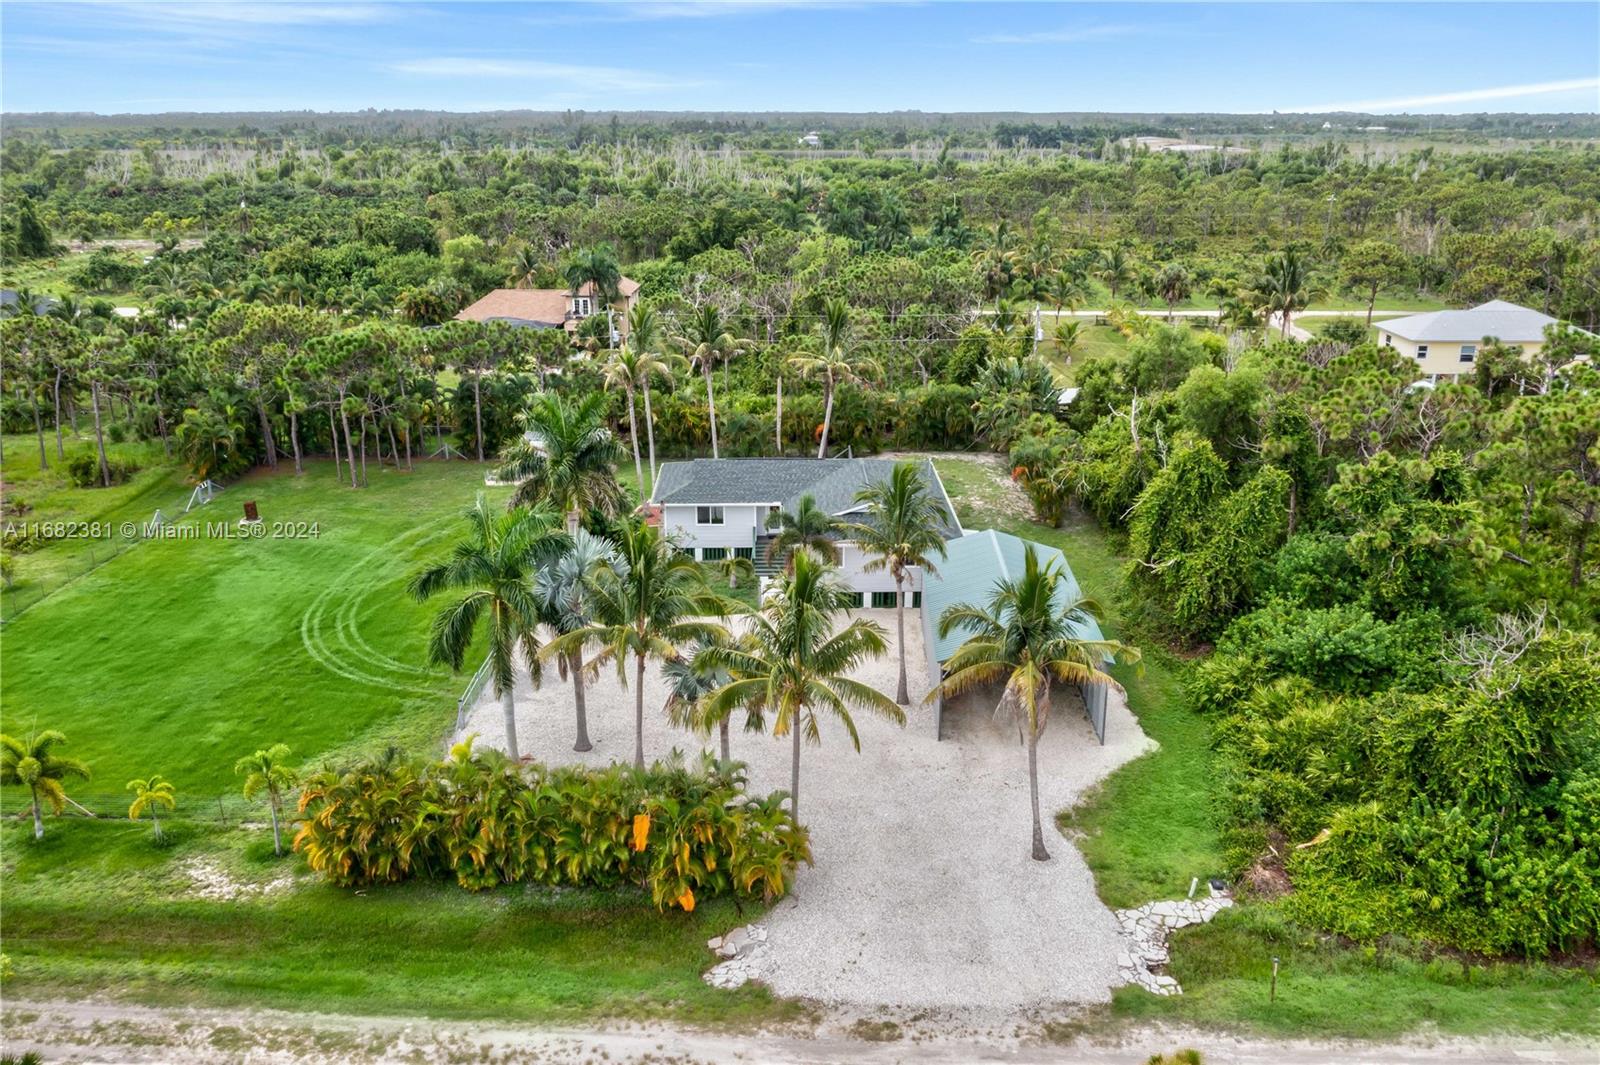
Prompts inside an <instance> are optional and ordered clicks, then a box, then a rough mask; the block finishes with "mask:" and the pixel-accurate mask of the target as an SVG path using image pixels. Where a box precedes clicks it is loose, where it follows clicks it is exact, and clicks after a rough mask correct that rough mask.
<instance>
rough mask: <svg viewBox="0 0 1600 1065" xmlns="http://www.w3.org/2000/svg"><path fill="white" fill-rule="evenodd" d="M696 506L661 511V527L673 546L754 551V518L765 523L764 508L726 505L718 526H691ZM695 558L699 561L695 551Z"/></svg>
mask: <svg viewBox="0 0 1600 1065" xmlns="http://www.w3.org/2000/svg"><path fill="white" fill-rule="evenodd" d="M699 509H700V508H699V506H698V505H690V504H682V505H679V504H671V503H669V504H667V505H666V506H664V507H662V508H661V527H662V530H663V531H664V532H665V533H666V535H667V536H668V537H669V538H670V539H672V540H673V541H674V542H676V543H678V544H681V545H682V546H684V547H691V548H696V549H699V548H705V547H729V548H732V547H754V546H755V542H756V532H757V528H756V514H757V513H758V512H759V513H760V514H761V517H762V520H763V521H764V520H765V519H766V512H767V507H765V506H758V505H755V504H730V505H726V506H724V507H723V508H722V524H721V525H699V524H697V523H696V522H695V518H696V516H697V512H698V510H699ZM695 557H696V558H699V557H700V554H699V551H698V550H696V552H695Z"/></svg>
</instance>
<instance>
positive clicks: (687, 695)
mask: <svg viewBox="0 0 1600 1065" xmlns="http://www.w3.org/2000/svg"><path fill="white" fill-rule="evenodd" d="M712 646H715V641H704V642H702V641H696V642H695V643H693V644H690V645H689V646H688V647H687V648H685V649H684V652H683V654H681V655H679V656H678V657H677V658H669V659H667V661H665V662H664V663H662V665H661V675H662V677H663V678H664V679H665V680H666V682H667V703H666V706H665V707H663V709H664V710H665V711H666V713H667V720H668V721H670V722H671V723H672V724H673V725H674V726H676V727H678V728H689V729H696V730H705V731H709V730H710V729H711V727H712V726H713V725H714V726H715V727H716V729H717V733H718V737H719V739H720V741H721V750H722V760H723V761H724V762H726V761H728V760H730V758H731V757H732V755H731V753H730V751H729V742H728V719H729V716H730V715H728V714H723V715H722V716H721V717H719V718H717V719H716V720H715V721H713V720H711V719H709V718H707V717H706V716H705V713H704V711H705V697H706V696H707V695H710V694H711V693H712V692H714V691H716V690H717V689H718V688H720V687H722V686H723V685H724V684H727V683H728V682H729V681H730V680H732V679H733V676H732V675H731V674H730V673H729V672H728V671H727V670H726V669H723V668H722V667H720V666H717V665H714V664H712V662H711V657H710V656H709V655H708V654H706V651H707V650H708V649H709V648H710V647H712ZM754 720H756V721H758V722H759V720H760V718H759V717H757V718H755V719H754ZM747 724H748V722H747ZM752 731H759V726H757V727H756V728H755V729H753V730H752Z"/></svg>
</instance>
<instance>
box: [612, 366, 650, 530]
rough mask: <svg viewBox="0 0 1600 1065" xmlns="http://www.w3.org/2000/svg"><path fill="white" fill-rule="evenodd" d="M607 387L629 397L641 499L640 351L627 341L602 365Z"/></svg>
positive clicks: (630, 435) (630, 433)
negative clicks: (638, 398)
mask: <svg viewBox="0 0 1600 1065" xmlns="http://www.w3.org/2000/svg"><path fill="white" fill-rule="evenodd" d="M601 372H602V373H603V374H604V377H605V382H606V387H607V388H620V389H622V391H623V393H624V394H625V395H626V396H627V397H628V441H629V443H631V444H632V445H633V476H634V483H635V484H637V485H638V486H639V499H640V500H644V499H646V498H648V497H646V495H645V494H644V458H643V457H642V456H641V455H640V454H639V413H638V404H637V403H636V399H637V396H638V392H639V352H638V351H637V350H635V349H634V348H633V347H631V346H630V345H629V344H627V343H626V342H624V343H623V345H622V347H620V348H614V349H612V351H611V354H610V355H609V356H607V358H606V362H605V365H604V366H603V367H601Z"/></svg>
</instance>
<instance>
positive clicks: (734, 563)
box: [717, 555, 756, 589]
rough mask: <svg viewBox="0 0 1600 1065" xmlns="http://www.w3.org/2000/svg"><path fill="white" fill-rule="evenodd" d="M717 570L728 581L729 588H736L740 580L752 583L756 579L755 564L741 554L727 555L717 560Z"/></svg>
mask: <svg viewBox="0 0 1600 1065" xmlns="http://www.w3.org/2000/svg"><path fill="white" fill-rule="evenodd" d="M717 572H718V573H720V574H721V575H722V579H723V580H725V581H727V582H728V587H729V588H734V589H737V588H738V587H739V582H740V581H744V582H745V583H747V584H754V583H755V580H756V564H755V563H754V562H752V561H751V560H750V559H748V558H745V557H744V556H742V555H729V556H727V557H726V558H724V559H723V560H722V561H721V562H718V563H717Z"/></svg>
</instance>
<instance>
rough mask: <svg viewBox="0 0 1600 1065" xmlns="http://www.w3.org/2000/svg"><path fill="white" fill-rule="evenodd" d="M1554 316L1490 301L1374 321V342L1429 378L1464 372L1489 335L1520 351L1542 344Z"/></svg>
mask: <svg viewBox="0 0 1600 1065" xmlns="http://www.w3.org/2000/svg"><path fill="white" fill-rule="evenodd" d="M1555 324H1556V319H1554V318H1552V317H1550V316H1549V315H1548V314H1542V313H1540V312H1539V311H1536V310H1534V309H1532V308H1531V307H1521V306H1518V305H1517V304H1515V303H1507V302H1506V301H1505V300H1490V301H1489V302H1488V303H1480V304H1479V305H1478V306H1476V307H1469V308H1467V309H1466V310H1463V311H1428V312H1427V313H1425V314H1413V315H1408V316H1407V317H1405V318H1395V319H1392V320H1390V321H1387V322H1376V323H1374V325H1375V327H1376V328H1377V330H1378V342H1379V343H1380V344H1382V345H1383V346H1384V347H1389V348H1393V349H1395V350H1396V351H1398V352H1399V353H1400V354H1402V355H1404V356H1405V357H1406V358H1408V359H1411V360H1413V361H1414V362H1415V363H1416V366H1417V373H1418V374H1420V375H1422V376H1423V377H1425V378H1427V379H1429V380H1432V381H1453V380H1455V379H1456V378H1458V377H1470V376H1471V375H1472V374H1473V373H1474V372H1475V369H1476V366H1477V361H1478V352H1479V351H1481V350H1483V346H1484V341H1485V340H1486V339H1489V338H1491V337H1492V338H1493V339H1495V340H1498V341H1499V342H1500V343H1502V344H1507V345H1511V344H1515V345H1518V346H1520V347H1521V348H1522V352H1523V354H1524V355H1532V354H1533V353H1534V352H1536V351H1538V350H1539V348H1540V347H1542V346H1543V345H1544V331H1545V327H1546V326H1551V325H1555Z"/></svg>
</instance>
